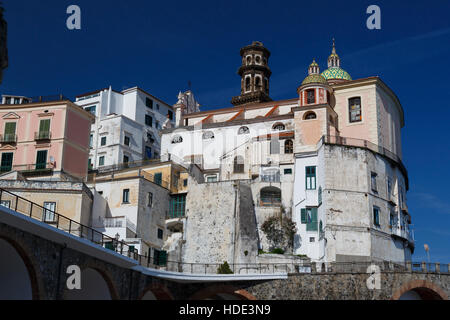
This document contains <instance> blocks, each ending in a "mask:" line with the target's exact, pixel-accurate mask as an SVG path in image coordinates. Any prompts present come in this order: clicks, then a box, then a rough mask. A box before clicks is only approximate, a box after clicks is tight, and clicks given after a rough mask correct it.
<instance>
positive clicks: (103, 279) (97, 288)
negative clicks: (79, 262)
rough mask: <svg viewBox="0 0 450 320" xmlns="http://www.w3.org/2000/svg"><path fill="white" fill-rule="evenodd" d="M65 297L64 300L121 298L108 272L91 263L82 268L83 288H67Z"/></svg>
mask: <svg viewBox="0 0 450 320" xmlns="http://www.w3.org/2000/svg"><path fill="white" fill-rule="evenodd" d="M83 288H84V289H85V290H83ZM86 288H87V289H86ZM63 297H64V300H118V299H119V295H118V294H117V290H116V288H115V286H114V283H113V281H112V280H111V277H110V276H109V275H108V274H107V272H106V271H105V270H102V269H100V268H98V267H93V266H90V265H87V266H84V267H82V268H81V290H68V289H65V290H64V294H63Z"/></svg>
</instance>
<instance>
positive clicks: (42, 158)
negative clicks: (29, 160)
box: [36, 150, 47, 169]
mask: <svg viewBox="0 0 450 320" xmlns="http://www.w3.org/2000/svg"><path fill="white" fill-rule="evenodd" d="M46 163H47V150H40V151H38V152H37V155H36V169H45V164H46Z"/></svg>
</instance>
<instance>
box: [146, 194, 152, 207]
mask: <svg viewBox="0 0 450 320" xmlns="http://www.w3.org/2000/svg"><path fill="white" fill-rule="evenodd" d="M152 205H153V193H151V192H149V193H147V207H150V208H151V207H152Z"/></svg>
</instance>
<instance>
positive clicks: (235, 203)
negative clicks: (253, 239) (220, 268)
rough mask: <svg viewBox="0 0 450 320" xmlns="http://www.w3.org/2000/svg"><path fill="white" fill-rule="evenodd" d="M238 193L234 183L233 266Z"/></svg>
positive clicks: (234, 261) (234, 260)
mask: <svg viewBox="0 0 450 320" xmlns="http://www.w3.org/2000/svg"><path fill="white" fill-rule="evenodd" d="M238 191H239V182H237V181H235V182H234V217H233V220H234V230H233V265H234V264H235V263H236V236H237V227H236V217H237V210H238ZM234 272H236V270H234Z"/></svg>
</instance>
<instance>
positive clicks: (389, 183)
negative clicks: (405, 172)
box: [387, 177, 392, 198]
mask: <svg viewBox="0 0 450 320" xmlns="http://www.w3.org/2000/svg"><path fill="white" fill-rule="evenodd" d="M391 195H392V180H391V178H390V177H388V178H387V196H388V198H389V197H390V196H391Z"/></svg>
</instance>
